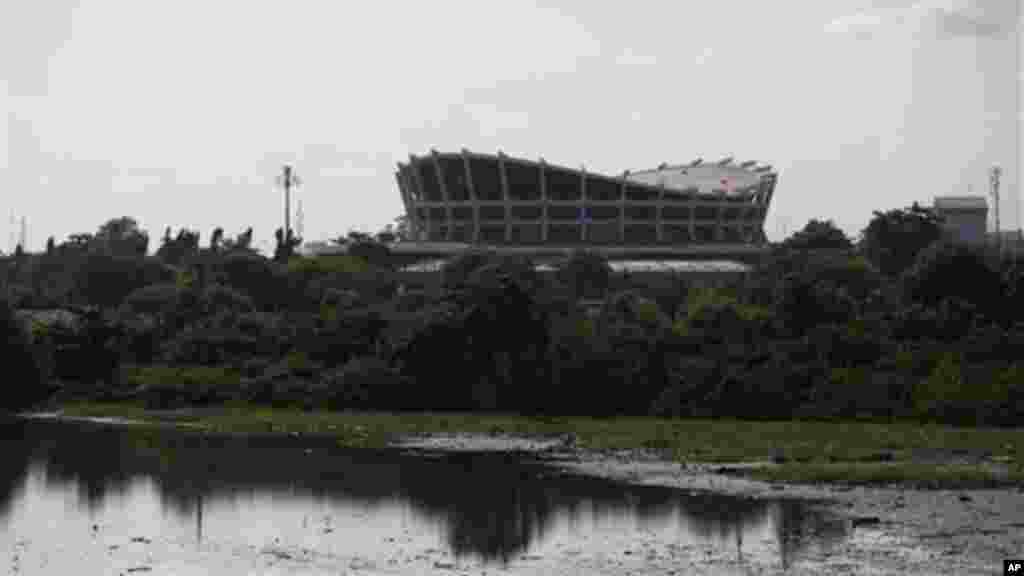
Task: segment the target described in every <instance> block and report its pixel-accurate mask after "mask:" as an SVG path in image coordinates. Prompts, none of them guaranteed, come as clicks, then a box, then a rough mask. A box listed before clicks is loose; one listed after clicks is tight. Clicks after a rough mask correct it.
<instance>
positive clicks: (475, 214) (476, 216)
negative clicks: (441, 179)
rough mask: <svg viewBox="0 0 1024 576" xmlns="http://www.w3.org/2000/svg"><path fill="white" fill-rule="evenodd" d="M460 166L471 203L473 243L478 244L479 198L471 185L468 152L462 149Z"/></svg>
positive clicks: (471, 174)
mask: <svg viewBox="0 0 1024 576" xmlns="http://www.w3.org/2000/svg"><path fill="white" fill-rule="evenodd" d="M462 166H463V168H464V169H465V171H466V174H465V177H466V188H467V189H468V190H469V200H470V202H472V203H473V243H474V244H478V243H480V198H479V197H478V196H477V195H476V187H475V186H474V185H473V171H472V169H471V166H470V161H469V150H466V149H465V148H463V149H462Z"/></svg>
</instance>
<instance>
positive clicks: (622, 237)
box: [619, 170, 629, 244]
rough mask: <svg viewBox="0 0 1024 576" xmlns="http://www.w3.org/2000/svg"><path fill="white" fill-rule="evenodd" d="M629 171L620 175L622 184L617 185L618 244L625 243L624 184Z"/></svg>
mask: <svg viewBox="0 0 1024 576" xmlns="http://www.w3.org/2000/svg"><path fill="white" fill-rule="evenodd" d="M627 176H629V170H626V171H625V172H623V173H622V182H621V183H620V184H619V243H620V244H624V243H625V242H626V182H628V181H629V180H628V178H627Z"/></svg>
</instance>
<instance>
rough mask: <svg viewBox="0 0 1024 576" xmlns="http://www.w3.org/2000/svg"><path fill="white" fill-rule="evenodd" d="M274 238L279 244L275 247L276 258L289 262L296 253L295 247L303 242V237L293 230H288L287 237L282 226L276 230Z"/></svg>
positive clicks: (278, 260)
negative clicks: (295, 233)
mask: <svg viewBox="0 0 1024 576" xmlns="http://www.w3.org/2000/svg"><path fill="white" fill-rule="evenodd" d="M274 239H275V240H276V242H277V245H276V246H275V247H274V260H275V261H277V262H287V261H288V259H289V258H291V257H292V256H293V255H294V254H295V249H296V248H297V247H299V246H300V245H301V244H302V238H297V237H295V235H294V234H292V230H288V235H287V237H286V236H285V234H284V231H283V230H282V229H281V228H278V229H277V230H276V231H275V232H274Z"/></svg>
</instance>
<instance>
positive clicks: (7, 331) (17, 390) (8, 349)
mask: <svg viewBox="0 0 1024 576" xmlns="http://www.w3.org/2000/svg"><path fill="white" fill-rule="evenodd" d="M0 330H2V331H3V336H2V338H3V339H2V340H0V358H2V359H3V360H2V361H3V367H4V377H3V382H4V384H5V386H4V391H3V395H2V397H0V410H9V411H17V410H22V409H25V408H27V407H29V406H31V405H32V404H34V403H36V402H39V401H40V400H42V399H44V398H45V397H46V396H47V394H48V392H49V391H48V389H47V382H46V381H45V378H44V372H43V370H42V367H41V366H40V364H39V362H38V360H37V358H36V354H35V351H34V350H33V349H32V346H31V344H30V341H29V336H28V334H27V332H26V330H25V327H24V326H23V325H22V323H21V322H20V321H19V320H18V319H17V317H16V316H15V314H14V310H13V309H12V308H11V306H10V304H9V303H8V302H7V301H6V300H3V299H0Z"/></svg>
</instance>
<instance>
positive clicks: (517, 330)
mask: <svg viewBox="0 0 1024 576" xmlns="http://www.w3.org/2000/svg"><path fill="white" fill-rule="evenodd" d="M112 222H113V223H108V224H107V225H104V226H103V227H101V229H100V232H99V233H97V234H96V235H95V236H90V235H76V236H74V237H72V238H69V239H68V240H67V241H66V242H63V243H61V244H59V245H58V244H53V243H51V245H50V246H49V247H48V249H47V251H46V252H45V253H43V254H24V253H19V254H18V255H15V256H12V257H10V258H7V259H5V260H2V261H0V266H2V268H0V278H2V279H3V280H4V281H5V283H4V290H5V292H6V293H7V296H8V298H9V301H10V304H9V305H7V304H5V306H4V310H6V312H3V313H4V314H6V316H4V322H5V324H4V325H5V326H6V327H7V328H6V331H7V333H8V337H7V338H6V342H7V344H6V346H7V348H5V350H4V354H3V358H4V359H5V362H6V363H7V365H8V366H9V367H16V369H17V370H18V372H17V373H19V374H21V373H24V374H26V376H25V377H19V378H17V379H15V380H12V379H10V378H8V379H6V380H7V382H9V383H11V382H17V383H18V384H8V385H9V386H13V388H11V389H10V392H9V394H8V395H7V397H6V398H5V405H6V406H7V407H11V408H19V407H22V406H25V405H27V404H28V403H31V402H34V401H37V400H40V399H41V398H43V397H45V396H46V395H47V394H48V393H49V391H50V390H49V386H50V385H52V386H55V387H57V388H59V392H58V398H78V397H85V398H93V399H95V398H103V399H114V400H132V401H137V402H140V403H143V404H145V405H147V406H161V407H169V406H179V405H187V404H208V403H222V402H248V403H259V404H269V405H278V406H293V407H305V408H315V407H326V408H330V409H348V408H352V409H385V410H496V411H506V412H507V411H513V412H520V413H529V414H581V415H582V414H586V415H616V414H660V415H675V416H710V417H722V416H733V417H743V418H763V419H778V418H794V417H798V418H870V419H882V420H890V419H905V418H909V419H922V420H934V421H941V422H951V423H961V424H992V425H1006V424H1014V423H1018V422H1019V421H1020V417H1021V416H1022V415H1024V414H1022V413H1024V403H1022V400H1024V364H1022V362H1021V360H1020V359H1019V354H1018V352H1017V351H1019V350H1020V346H1021V345H1022V344H1024V306H1020V305H1019V304H1024V273H1022V267H1020V266H1018V263H1017V262H1014V261H1011V260H1007V259H1005V258H1004V259H1000V258H998V257H995V256H994V255H993V254H992V253H991V251H989V250H987V249H981V248H968V247H965V246H961V245H957V244H951V243H947V242H942V241H938V242H937V240H940V235H938V234H937V230H938V229H937V220H936V219H935V218H934V215H932V214H931V213H930V212H929V211H927V210H925V209H922V208H919V207H916V206H915V207H912V208H910V209H908V210H896V211H890V212H885V213H883V212H876V213H875V217H874V219H873V220H872V221H871V223H870V224H869V225H868V227H867V229H866V230H865V232H864V234H863V238H862V240H861V242H860V243H859V245H858V246H856V247H854V246H852V245H851V244H850V242H849V241H848V240H847V239H846V237H845V236H843V235H842V232H841V231H838V230H837V229H835V227H834V226H833V225H832V224H831V222H828V221H825V222H819V221H812V222H811V223H809V224H808V226H807V227H805V228H804V229H803V230H801V231H800V232H798V233H797V234H796V235H794V237H793V238H791V239H789V240H787V241H786V242H784V243H783V244H782V245H781V246H779V247H776V248H774V249H773V250H772V252H771V254H769V255H768V256H767V257H765V258H764V260H763V261H762V262H760V263H759V265H758V266H757V267H756V270H755V271H754V272H753V273H751V274H749V275H748V276H747V277H745V278H744V279H742V280H738V281H736V282H734V284H733V285H731V286H728V287H721V286H719V287H715V288H712V287H708V286H700V285H697V284H695V283H694V282H692V281H690V280H687V279H686V278H676V277H666V278H662V279H651V280H649V281H644V282H639V283H635V284H632V285H628V286H627V287H626V288H623V286H624V284H623V283H622V282H620V279H616V278H615V275H614V274H613V273H612V271H611V269H610V267H609V266H608V263H607V262H605V261H604V260H603V259H602V258H601V257H600V256H598V255H596V254H593V253H587V252H578V253H574V254H571V255H568V256H567V257H566V258H565V259H564V260H562V261H559V262H554V263H549V268H550V269H551V270H552V271H553V272H552V273H544V272H538V271H537V270H536V269H535V268H534V263H533V262H530V261H528V260H526V259H524V258H519V257H504V256H498V255H496V254H494V253H489V252H486V251H472V252H468V253H465V254H464V255H462V256H460V257H458V258H455V259H453V260H452V261H450V262H448V263H447V264H446V265H445V266H444V268H443V270H442V272H441V273H440V276H441V278H440V282H438V283H436V284H435V285H433V287H428V288H424V289H419V288H415V287H406V286H403V285H402V282H405V281H406V279H407V278H408V275H405V276H403V275H402V274H400V273H398V272H396V262H395V261H394V260H393V259H392V258H391V253H390V251H389V250H388V248H387V247H386V246H384V245H383V244H380V243H379V242H377V241H375V240H374V239H372V238H370V237H366V238H364V237H358V238H353V239H352V240H351V244H352V246H351V248H352V250H350V251H349V254H347V255H343V256H342V255H339V256H324V257H301V256H297V255H295V254H294V253H292V251H293V248H294V246H290V245H289V244H288V241H287V238H286V237H284V236H283V235H282V237H281V238H280V240H281V242H282V244H281V245H279V246H278V250H276V256H277V258H276V259H274V258H266V257H264V256H261V255H260V254H258V253H256V252H254V251H252V250H251V249H249V248H248V244H249V241H250V240H251V230H249V231H246V232H245V233H243V234H241V235H240V236H239V237H238V238H236V239H235V240H225V239H224V238H223V232H221V231H219V230H218V231H216V232H215V233H214V234H212V235H211V239H210V242H209V247H208V248H201V247H200V243H199V236H198V234H197V233H194V232H189V231H186V230H183V231H181V232H179V234H178V235H177V237H172V236H171V232H170V230H169V229H168V231H167V232H166V233H165V236H164V239H163V243H162V245H161V247H160V249H159V250H158V251H157V255H156V256H152V257H151V256H146V255H145V254H144V253H142V252H139V246H140V245H141V242H142V240H141V238H142V235H141V234H139V233H133V232H132V230H135V229H134V228H133V227H132V226H131V223H132V222H133V221H131V219H118V220H117V221H112ZM837 233H838V234H837ZM96 238H103V239H105V240H103V241H99V240H96ZM118 239H120V240H118ZM292 242H293V243H294V239H293V240H292ZM133 251H134V252H133ZM965 278H968V279H970V281H968V282H964V281H963V279H965ZM613 280H614V281H613ZM645 282H646V283H645ZM12 308H18V309H21V310H28V309H32V308H35V309H54V308H62V309H65V310H68V311H70V312H71V313H73V314H74V316H75V317H76V318H77V320H76V321H75V322H63V321H62V322H57V321H53V320H47V319H45V318H42V317H40V318H41V319H35V318H34V319H33V320H32V321H31V322H28V323H26V322H19V321H18V320H16V318H15V315H14V313H13V312H12V311H11V309H12ZM47 380H49V381H50V382H51V384H48V383H47Z"/></svg>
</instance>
